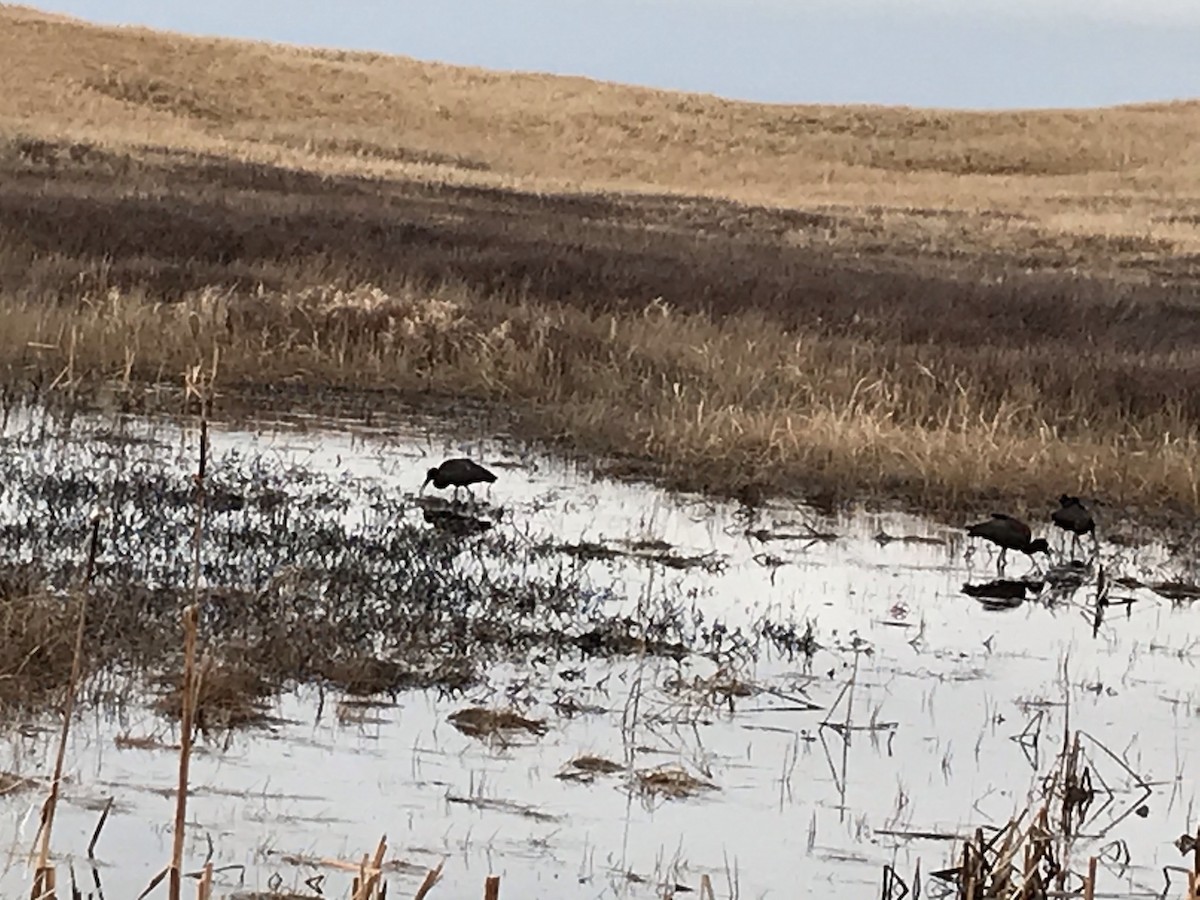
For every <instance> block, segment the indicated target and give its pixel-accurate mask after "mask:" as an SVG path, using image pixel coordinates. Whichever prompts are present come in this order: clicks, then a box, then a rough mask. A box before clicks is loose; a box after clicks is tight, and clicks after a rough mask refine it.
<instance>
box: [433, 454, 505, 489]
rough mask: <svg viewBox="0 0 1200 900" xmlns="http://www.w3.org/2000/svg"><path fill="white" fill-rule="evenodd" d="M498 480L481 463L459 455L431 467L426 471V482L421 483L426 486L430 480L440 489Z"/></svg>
mask: <svg viewBox="0 0 1200 900" xmlns="http://www.w3.org/2000/svg"><path fill="white" fill-rule="evenodd" d="M495 480H496V476H495V475H494V474H492V473H491V472H489V471H488V470H487V469H485V468H484V467H483V466H481V465H479V463H477V462H474V461H472V460H469V459H467V458H466V457H459V458H457V459H448V460H446V461H445V462H443V463H442V464H441V465H440V466H438V467H437V468H434V469H430V470H429V471H428V472H426V473H425V483H424V484H422V485H421V487H422V488H424V487H425V485H426V484H429V482H431V481H432V482H433V486H434V487H435V488H437V489H438V490H441V489H442V488H446V487H450V486H451V485H453V486H454V489H455V490H457V489H458V488H462V487H470V486H471V485H473V484H479V483H480V482H486V483H488V484H491V483H492V482H493V481H495Z"/></svg>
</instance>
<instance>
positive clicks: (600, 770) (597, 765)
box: [554, 753, 625, 784]
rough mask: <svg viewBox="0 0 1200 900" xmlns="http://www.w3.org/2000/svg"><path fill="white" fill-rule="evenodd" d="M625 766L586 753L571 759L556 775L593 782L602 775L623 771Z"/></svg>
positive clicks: (565, 779) (561, 777) (556, 776)
mask: <svg viewBox="0 0 1200 900" xmlns="http://www.w3.org/2000/svg"><path fill="white" fill-rule="evenodd" d="M624 769H625V766H623V765H621V764H620V763H618V762H613V761H612V760H611V759H606V758H605V757H603V756H595V755H592V754H590V753H585V754H583V755H582V756H577V757H575V758H574V759H572V760H570V761H569V762H568V763H567V764H566V766H565V767H564V768H563V770H562V771H561V772H559V773H558V774H557V775H555V776H554V777H555V778H558V779H560V780H562V781H578V782H583V783H585V784H591V783H592V782H593V781H595V780H596V778H597V777H598V776H600V775H612V774H614V773H616V772H621V771H623V770H624Z"/></svg>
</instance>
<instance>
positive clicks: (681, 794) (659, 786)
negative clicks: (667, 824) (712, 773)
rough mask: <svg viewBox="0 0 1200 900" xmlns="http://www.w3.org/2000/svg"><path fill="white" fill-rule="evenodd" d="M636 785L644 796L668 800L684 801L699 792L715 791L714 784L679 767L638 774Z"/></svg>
mask: <svg viewBox="0 0 1200 900" xmlns="http://www.w3.org/2000/svg"><path fill="white" fill-rule="evenodd" d="M636 785H637V789H638V790H639V791H640V792H641V793H642V795H644V796H647V797H649V796H658V797H666V798H668V799H670V800H684V799H686V798H688V797H694V796H696V795H697V794H699V793H700V792H701V791H714V790H717V786H716V785H715V784H712V783H711V782H708V781H704V780H702V779H700V778H697V777H696V776H695V775H693V774H691V773H690V772H688V771H687V770H686V769H682V768H680V767H679V766H663V767H660V768H657V769H647V770H645V771H642V772H638V773H637V776H636Z"/></svg>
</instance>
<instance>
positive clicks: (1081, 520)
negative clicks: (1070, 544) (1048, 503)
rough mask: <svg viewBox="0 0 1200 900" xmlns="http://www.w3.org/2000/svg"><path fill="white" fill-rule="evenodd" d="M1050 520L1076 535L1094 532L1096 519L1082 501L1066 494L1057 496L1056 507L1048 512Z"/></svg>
mask: <svg viewBox="0 0 1200 900" xmlns="http://www.w3.org/2000/svg"><path fill="white" fill-rule="evenodd" d="M1050 521H1052V522H1053V523H1054V524H1055V525H1057V526H1058V527H1059V528H1061V529H1063V530H1064V531H1069V532H1071V534H1074V535H1077V536H1078V535H1083V534H1095V532H1096V520H1095V519H1093V518H1092V514H1091V512H1090V511H1089V510H1088V508H1087V507H1086V506H1084V505H1083V501H1082V500H1080V499H1079V498H1078V497H1071V496H1068V495H1067V494H1063V495H1062V496H1061V497H1059V498H1058V509H1056V510H1055V511H1054V512H1052V513H1050Z"/></svg>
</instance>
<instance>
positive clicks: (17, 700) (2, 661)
mask: <svg viewBox="0 0 1200 900" xmlns="http://www.w3.org/2000/svg"><path fill="white" fill-rule="evenodd" d="M28 587H29V586H28V585H22V588H21V590H20V591H18V592H17V593H16V594H8V593H4V594H0V717H3V718H7V717H9V716H11V715H15V714H20V713H25V712H30V711H34V710H39V709H43V708H45V707H46V706H47V705H50V704H53V703H57V702H59V700H60V699H61V697H62V692H63V691H64V690H65V689H66V687H67V685H68V683H69V681H70V674H71V665H72V660H73V657H74V631H73V628H74V625H75V620H76V610H75V609H74V607H73V605H72V604H71V603H70V602H69V601H68V600H67V599H66V598H64V597H61V596H57V595H55V594H52V593H50V592H48V591H47V590H45V588H44V586H40V587H38V588H37V589H35V590H33V591H30V590H28ZM89 662H90V661H89V660H88V659H86V658H85V660H84V672H85V674H86V673H87V671H89V668H90V666H89Z"/></svg>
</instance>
